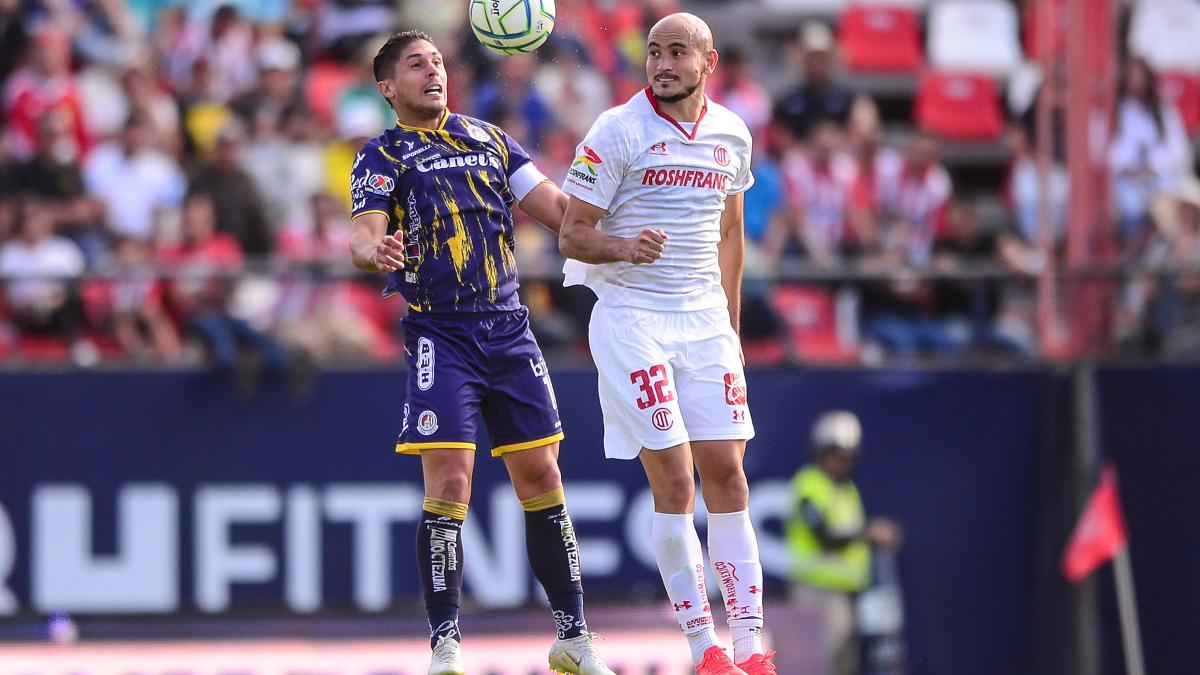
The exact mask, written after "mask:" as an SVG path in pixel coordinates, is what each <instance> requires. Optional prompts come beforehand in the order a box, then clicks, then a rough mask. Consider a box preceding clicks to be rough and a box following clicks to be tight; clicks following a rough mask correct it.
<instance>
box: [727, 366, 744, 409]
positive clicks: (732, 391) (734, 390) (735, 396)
mask: <svg viewBox="0 0 1200 675" xmlns="http://www.w3.org/2000/svg"><path fill="white" fill-rule="evenodd" d="M725 403H727V404H728V405H746V381H745V380H743V379H742V375H741V373H725Z"/></svg>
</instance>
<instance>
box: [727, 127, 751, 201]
mask: <svg viewBox="0 0 1200 675" xmlns="http://www.w3.org/2000/svg"><path fill="white" fill-rule="evenodd" d="M745 142H746V156H745V161H743V162H742V163H741V165H740V166H739V167H738V172H737V174H736V175H735V176H734V177H733V183H732V184H730V186H729V194H737V193H739V192H745V191H746V190H749V189H750V187H751V186H752V185H754V174H753V173H752V172H751V171H750V156H751V154H752V153H753V140H752V139H751V137H750V134H749V133H747V134H746V135H745Z"/></svg>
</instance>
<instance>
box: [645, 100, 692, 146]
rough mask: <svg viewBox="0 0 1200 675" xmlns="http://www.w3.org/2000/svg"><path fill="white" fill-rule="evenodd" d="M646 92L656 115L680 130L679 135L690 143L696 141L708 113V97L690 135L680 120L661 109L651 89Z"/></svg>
mask: <svg viewBox="0 0 1200 675" xmlns="http://www.w3.org/2000/svg"><path fill="white" fill-rule="evenodd" d="M645 92H646V99H647V100H649V101H650V107H651V108H654V112H655V114H657V115H658V116H659V117H661V118H663V119H664V120H666V121H668V122H670V123H671V125H672V126H674V127H675V128H676V129H678V130H679V133H681V134H683V136H684V138H686V139H688V140H689V141H694V140H696V132H698V131H700V122H701V120H703V119H704V116H705V115H706V114H707V113H708V96H705V97H704V103H703V105H702V106H701V107H700V115H699V116H698V117H697V118H696V122H695V124H693V125H692V132H691V133H688V131H687V129H684V128H683V125H682V124H680V123H679V121H678V120H676V119H675V118H674V117H671V116H670V115H668V114H667V113H665V112H663V111H662V110H660V109H659V107H658V99H656V98H654V93H653V92H652V91H650V87H646V89H645Z"/></svg>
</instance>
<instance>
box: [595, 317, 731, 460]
mask: <svg viewBox="0 0 1200 675" xmlns="http://www.w3.org/2000/svg"><path fill="white" fill-rule="evenodd" d="M588 338H589V341H590V343H591V349H592V358H593V359H595V361H596V370H597V371H598V372H599V374H600V378H599V385H600V409H601V410H603V411H604V454H605V456H607V457H609V458H610V459H636V458H637V456H638V454H639V453H640V452H641V450H642V448H646V449H648V450H663V449H665V448H670V447H672V446H676V445H679V444H680V443H684V442H686V441H715V440H727V439H743V440H749V439H751V438H753V437H754V422H753V421H752V420H751V419H750V410H749V408H748V407H747V405H746V377H745V373H744V372H743V369H742V360H741V349H740V346H739V343H738V338H737V335H736V334H734V332H733V328H732V327H731V326H730V324H729V312H728V311H727V310H725V308H719V309H706V310H699V311H690V312H662V311H653V310H647V309H639V308H636V307H610V306H606V305H605V304H604V303H603V302H597V303H596V305H595V308H594V309H593V310H592V320H591V324H590V326H589V328H588Z"/></svg>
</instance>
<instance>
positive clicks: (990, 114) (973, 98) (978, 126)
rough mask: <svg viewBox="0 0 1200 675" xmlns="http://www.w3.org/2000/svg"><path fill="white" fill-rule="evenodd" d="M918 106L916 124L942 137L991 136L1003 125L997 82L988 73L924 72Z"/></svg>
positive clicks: (997, 133) (976, 139) (975, 138)
mask: <svg viewBox="0 0 1200 675" xmlns="http://www.w3.org/2000/svg"><path fill="white" fill-rule="evenodd" d="M915 108H916V109H915V111H914V114H913V117H914V118H915V120H916V122H917V126H919V127H920V128H922V129H924V130H926V131H929V132H931V133H934V134H936V135H938V136H941V137H942V138H947V139H954V140H965V141H970V140H974V141H984V140H992V139H995V138H996V137H998V136H999V135H1000V133H1001V132H1002V131H1003V128H1004V121H1003V118H1002V116H1001V112H1000V97H999V95H998V93H997V91H996V84H995V83H994V82H993V81H992V80H991V78H989V77H987V76H985V75H977V74H971V73H946V72H936V71H934V72H928V73H925V75H923V76H922V77H921V82H920V84H919V85H918V86H917V97H916V104H915Z"/></svg>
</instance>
